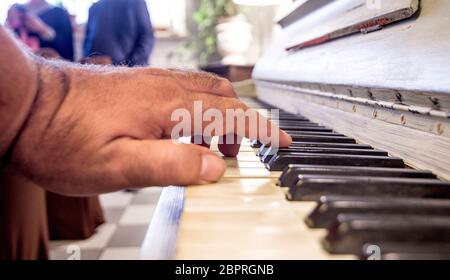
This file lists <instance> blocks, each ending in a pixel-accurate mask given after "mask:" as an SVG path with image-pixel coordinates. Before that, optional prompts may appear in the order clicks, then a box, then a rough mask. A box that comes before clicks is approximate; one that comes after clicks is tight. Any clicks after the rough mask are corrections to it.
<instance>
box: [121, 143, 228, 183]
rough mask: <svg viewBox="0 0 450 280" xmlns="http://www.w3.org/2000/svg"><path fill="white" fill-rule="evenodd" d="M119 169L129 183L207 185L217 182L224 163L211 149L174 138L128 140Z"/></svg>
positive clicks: (123, 144) (122, 152)
mask: <svg viewBox="0 0 450 280" xmlns="http://www.w3.org/2000/svg"><path fill="white" fill-rule="evenodd" d="M119 150H120V152H119V154H118V156H119V157H118V160H120V166H121V167H120V170H121V173H122V175H123V176H124V178H125V179H126V182H127V183H128V184H129V185H130V186H134V187H139V186H151V185H154V186H155V185H156V186H167V185H181V186H184V185H193V184H207V183H212V182H216V181H218V180H219V179H220V178H221V177H222V175H223V173H224V172H225V162H224V161H223V160H222V159H221V158H220V157H219V156H217V155H216V154H214V153H213V152H211V151H210V150H209V149H207V148H204V147H200V146H197V145H193V144H179V143H175V142H173V141H172V140H144V141H138V140H126V141H123V142H122V143H121V144H120V147H119Z"/></svg>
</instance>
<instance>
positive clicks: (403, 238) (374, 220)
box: [322, 214, 450, 255]
mask: <svg viewBox="0 0 450 280" xmlns="http://www.w3.org/2000/svg"><path fill="white" fill-rule="evenodd" d="M368 242H371V243H372V244H374V245H376V244H377V243H383V242H391V243H409V244H410V243H416V244H426V243H431V244H436V243H443V244H446V243H450V219H449V218H448V217H436V216H416V215H358V214H341V215H339V216H338V220H337V221H336V223H335V224H334V225H333V226H332V227H331V228H330V229H329V230H328V234H327V235H326V237H325V238H324V239H323V240H322V245H323V247H324V248H325V249H326V250H327V251H328V252H330V253H332V254H355V255H359V254H361V249H362V248H363V247H364V245H365V244H368Z"/></svg>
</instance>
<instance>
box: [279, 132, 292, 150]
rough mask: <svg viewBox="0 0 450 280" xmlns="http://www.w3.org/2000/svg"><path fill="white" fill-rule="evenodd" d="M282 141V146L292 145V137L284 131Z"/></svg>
mask: <svg viewBox="0 0 450 280" xmlns="http://www.w3.org/2000/svg"><path fill="white" fill-rule="evenodd" d="M280 138H281V141H280V146H282V147H284V146H286V147H287V146H289V145H290V144H291V143H292V137H291V136H290V135H289V134H287V133H286V132H285V131H284V130H281V137H280Z"/></svg>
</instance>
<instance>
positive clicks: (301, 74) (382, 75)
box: [253, 0, 450, 94]
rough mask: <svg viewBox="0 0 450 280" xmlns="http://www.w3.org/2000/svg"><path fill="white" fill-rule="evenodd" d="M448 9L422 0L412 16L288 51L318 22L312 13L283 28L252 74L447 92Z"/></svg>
mask: <svg viewBox="0 0 450 280" xmlns="http://www.w3.org/2000/svg"><path fill="white" fill-rule="evenodd" d="M338 2H341V1H336V2H333V3H332V4H330V5H328V6H327V7H326V8H327V9H328V7H332V6H333V5H338V4H337V3H338ZM449 10H450V1H446V0H422V1H421V11H420V15H419V16H418V17H417V18H413V19H411V20H407V21H403V22H401V23H398V24H395V25H393V26H389V27H387V28H385V29H383V30H380V31H377V32H373V33H369V34H366V35H362V34H359V35H354V36H350V37H346V38H342V39H339V40H335V41H332V42H329V43H327V44H323V45H320V46H316V47H312V48H308V49H303V50H301V51H299V52H296V53H293V54H290V53H288V52H286V51H285V48H286V46H288V45H289V44H290V43H291V42H292V40H294V39H295V38H296V37H297V36H299V35H301V34H304V33H305V32H307V31H308V30H309V29H311V28H312V27H314V26H315V25H319V24H320V23H321V20H322V19H323V18H322V17H318V16H317V17H314V15H315V14H314V13H313V14H311V15H310V16H307V17H305V18H304V19H302V20H300V21H298V22H296V23H295V24H292V25H290V26H288V27H287V28H286V29H284V30H283V32H282V34H281V35H280V37H279V38H277V39H276V40H275V43H274V45H273V46H272V48H270V49H269V50H268V51H267V53H266V54H265V55H264V57H263V58H262V59H261V60H260V61H259V62H258V63H257V65H256V67H255V71H254V74H253V77H254V78H255V79H261V80H277V81H297V82H302V81H303V82H311V83H319V84H320V83H322V84H335V85H354V86H362V87H371V88H389V89H396V90H412V91H419V92H420V91H424V92H428V91H431V92H434V91H435V92H441V93H445V94H449V93H450V80H449V79H448V77H449V75H450V64H449V63H445V61H450V52H449V50H450V28H448V26H450V16H449V12H448V11H449ZM335 12H336V13H340V12H342V11H340V10H339V9H336V11H335ZM330 14H331V15H329V16H333V14H332V11H331V10H330Z"/></svg>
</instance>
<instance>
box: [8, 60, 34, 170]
mask: <svg viewBox="0 0 450 280" xmlns="http://www.w3.org/2000/svg"><path fill="white" fill-rule="evenodd" d="M21 58H22V59H21ZM21 58H19V60H23V58H25V60H24V61H20V62H19V63H18V64H20V65H21V66H22V67H23V68H24V69H21V70H23V72H22V73H23V74H22V75H20V76H19V77H14V79H11V80H9V81H8V83H11V85H10V86H8V88H9V89H11V91H10V92H8V93H7V94H8V96H6V98H5V100H2V101H6V102H5V103H4V104H1V103H0V112H1V113H0V116H1V118H2V121H1V122H0V127H1V130H2V134H1V136H0V166H1V167H2V168H3V167H4V166H5V164H6V162H7V161H9V156H10V155H11V151H12V150H13V147H14V145H15V142H16V141H17V139H18V137H19V135H20V133H21V131H22V130H23V128H24V127H25V124H26V122H27V120H28V118H29V115H30V113H31V111H32V108H33V104H34V103H35V100H36V97H37V94H38V90H39V63H38V62H37V61H36V60H34V58H32V57H31V55H30V54H25V55H24V57H21ZM13 83H14V84H13ZM2 99H3V96H2Z"/></svg>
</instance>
